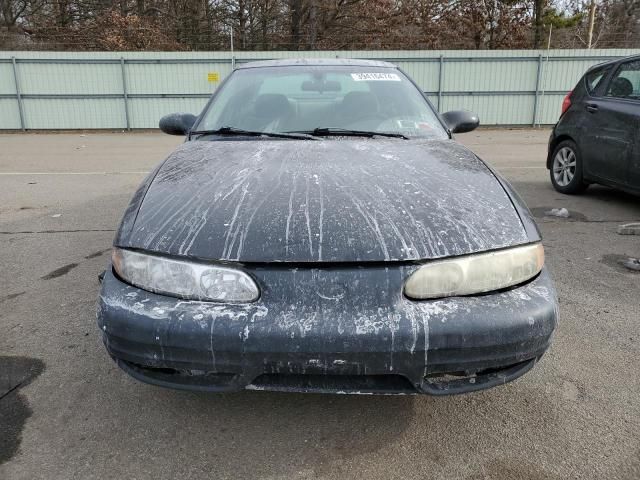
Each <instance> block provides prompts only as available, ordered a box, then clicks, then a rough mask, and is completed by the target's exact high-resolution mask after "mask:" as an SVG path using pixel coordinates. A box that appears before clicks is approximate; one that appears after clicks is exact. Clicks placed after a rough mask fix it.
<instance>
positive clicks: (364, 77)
mask: <svg viewBox="0 0 640 480" xmlns="http://www.w3.org/2000/svg"><path fill="white" fill-rule="evenodd" d="M351 78H353V79H354V80H355V81H356V82H371V81H386V82H400V81H401V80H400V77H399V76H398V75H396V74H395V73H379V72H373V73H352V74H351Z"/></svg>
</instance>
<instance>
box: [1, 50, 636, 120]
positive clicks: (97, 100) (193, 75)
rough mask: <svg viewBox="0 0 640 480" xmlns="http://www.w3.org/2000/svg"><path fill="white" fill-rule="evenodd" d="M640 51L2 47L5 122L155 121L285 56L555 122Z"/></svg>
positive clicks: (439, 103) (495, 116)
mask: <svg viewBox="0 0 640 480" xmlns="http://www.w3.org/2000/svg"><path fill="white" fill-rule="evenodd" d="M639 53H640V50H632V49H610V50H550V51H538V50H536V51H531V50H510V51H464V50H442V51H420V50H407V51H400V50H397V51H375V50H372V51H362V50H360V51H358V50H356V51H319V52H280V51H279V52H236V53H235V55H234V54H231V53H230V52H0V129H3V130H7V129H21V128H22V129H76V128H77V129H85V128H89V129H100V128H107V129H114V128H118V129H120V128H122V129H124V128H155V127H156V126H157V124H158V120H159V118H160V117H161V116H163V115H165V114H167V113H171V112H175V111H181V112H193V113H198V112H199V111H200V110H201V109H202V107H203V106H204V105H205V103H206V100H207V98H208V97H209V96H210V95H211V93H213V92H214V91H215V89H216V88H217V87H218V85H219V84H220V82H221V81H222V80H224V78H225V77H226V76H227V75H229V74H230V73H231V72H232V70H233V66H234V65H237V64H241V63H245V62H248V61H254V60H267V59H278V58H298V57H307V58H308V57H316V58H317V57H323V58H335V57H342V58H371V59H378V60H386V61H389V62H392V63H394V64H396V65H398V66H399V67H400V68H402V69H403V70H404V71H405V72H407V73H408V74H409V75H410V76H411V77H412V78H413V79H414V80H415V81H416V83H417V84H418V86H419V87H420V88H421V89H422V90H423V91H425V92H426V93H427V95H428V97H429V99H430V100H431V102H432V103H433V105H434V106H435V107H436V108H438V109H439V110H440V111H441V112H444V111H447V110H453V109H460V108H464V109H468V110H473V111H475V112H477V113H478V114H479V116H480V119H481V122H482V124H484V125H536V124H552V123H554V122H555V121H556V120H557V118H558V116H559V114H560V106H561V103H562V97H563V96H564V94H565V93H566V92H568V91H569V90H570V89H571V88H573V86H574V85H575V83H576V81H577V80H578V79H579V78H580V76H581V75H582V74H583V73H584V71H585V70H586V69H587V68H589V67H590V66H591V65H594V64H596V63H600V62H602V61H605V60H608V59H610V58H617V57H623V56H628V55H634V54H639Z"/></svg>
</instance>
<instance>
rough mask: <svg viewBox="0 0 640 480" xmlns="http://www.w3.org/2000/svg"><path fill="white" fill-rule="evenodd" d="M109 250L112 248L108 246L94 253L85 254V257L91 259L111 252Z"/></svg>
mask: <svg viewBox="0 0 640 480" xmlns="http://www.w3.org/2000/svg"><path fill="white" fill-rule="evenodd" d="M109 251H111V249H110V248H107V249H106V250H98V251H97V252H93V253H91V254H89V255H87V256H85V257H84V258H85V259H87V260H89V259H91V258H98V257H101V256H102V255H103V254H105V253H107V252H109Z"/></svg>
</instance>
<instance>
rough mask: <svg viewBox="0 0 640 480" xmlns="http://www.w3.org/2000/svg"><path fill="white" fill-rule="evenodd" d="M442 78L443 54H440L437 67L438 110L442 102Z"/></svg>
mask: <svg viewBox="0 0 640 480" xmlns="http://www.w3.org/2000/svg"><path fill="white" fill-rule="evenodd" d="M443 78H444V55H440V68H439V69H438V112H440V104H441V103H442V79H443Z"/></svg>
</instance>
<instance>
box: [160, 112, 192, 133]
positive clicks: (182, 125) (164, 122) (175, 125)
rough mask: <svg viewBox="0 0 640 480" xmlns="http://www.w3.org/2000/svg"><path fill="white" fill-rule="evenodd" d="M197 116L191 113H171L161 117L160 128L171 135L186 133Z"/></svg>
mask: <svg viewBox="0 0 640 480" xmlns="http://www.w3.org/2000/svg"><path fill="white" fill-rule="evenodd" d="M197 118H198V117H196V116H195V115H192V114H190V113H170V114H169V115H165V116H164V117H162V118H161V119H160V124H159V126H160V130H162V131H163V132H164V133H168V134H169V135H186V134H187V132H188V131H189V130H190V129H191V127H193V124H194V123H195V122H196V119H197Z"/></svg>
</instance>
